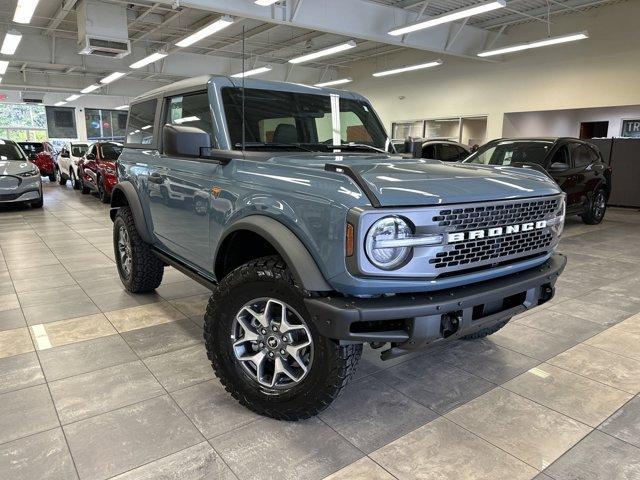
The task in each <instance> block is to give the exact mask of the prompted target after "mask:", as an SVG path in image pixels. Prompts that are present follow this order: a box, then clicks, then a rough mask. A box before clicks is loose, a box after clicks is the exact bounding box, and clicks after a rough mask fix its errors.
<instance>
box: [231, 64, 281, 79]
mask: <svg viewBox="0 0 640 480" xmlns="http://www.w3.org/2000/svg"><path fill="white" fill-rule="evenodd" d="M271 70H272V67H271V65H265V66H264V67H258V68H254V69H253V70H247V71H246V72H240V73H236V74H234V75H231V76H232V77H233V78H244V77H251V76H253V75H260V74H261V73H267V72H270V71H271Z"/></svg>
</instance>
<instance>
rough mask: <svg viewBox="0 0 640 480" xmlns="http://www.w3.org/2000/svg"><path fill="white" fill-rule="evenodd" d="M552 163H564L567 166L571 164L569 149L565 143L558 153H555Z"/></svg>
mask: <svg viewBox="0 0 640 480" xmlns="http://www.w3.org/2000/svg"><path fill="white" fill-rule="evenodd" d="M551 163H564V164H566V165H567V166H571V162H570V161H569V151H568V150H567V147H566V146H564V145H563V146H562V147H560V149H558V151H557V152H556V153H554V154H553V158H552V159H551Z"/></svg>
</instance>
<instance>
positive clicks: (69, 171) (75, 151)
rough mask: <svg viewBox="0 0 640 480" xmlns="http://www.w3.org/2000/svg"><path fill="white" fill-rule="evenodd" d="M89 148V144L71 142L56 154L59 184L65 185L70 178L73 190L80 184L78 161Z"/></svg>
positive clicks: (78, 187)
mask: <svg viewBox="0 0 640 480" xmlns="http://www.w3.org/2000/svg"><path fill="white" fill-rule="evenodd" d="M88 149H89V144H88V143H84V142H72V143H70V144H69V147H68V148H64V149H62V151H61V152H60V155H59V156H58V180H59V183H60V185H66V183H67V180H71V185H72V186H73V188H74V189H75V190H79V189H80V187H81V186H82V185H81V183H80V176H79V175H78V162H79V161H80V159H81V158H82V157H83V156H84V154H85V153H86V152H87V150H88Z"/></svg>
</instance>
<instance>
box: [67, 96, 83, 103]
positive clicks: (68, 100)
mask: <svg viewBox="0 0 640 480" xmlns="http://www.w3.org/2000/svg"><path fill="white" fill-rule="evenodd" d="M81 96H82V95H78V94H73V95H70V96H68V97H67V98H65V100H66V101H67V102H73V101H74V100H77V99H79V98H80V97H81Z"/></svg>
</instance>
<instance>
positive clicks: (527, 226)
mask: <svg viewBox="0 0 640 480" xmlns="http://www.w3.org/2000/svg"><path fill="white" fill-rule="evenodd" d="M546 226H547V221H546V220H538V221H537V222H527V223H522V224H520V225H508V226H506V227H492V228H487V229H484V230H469V231H467V232H453V233H449V234H448V235H447V242H448V243H456V242H462V241H464V240H478V239H481V238H494V237H502V236H503V235H513V234H514V233H520V232H530V231H532V230H540V229H542V228H545V227H546Z"/></svg>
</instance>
